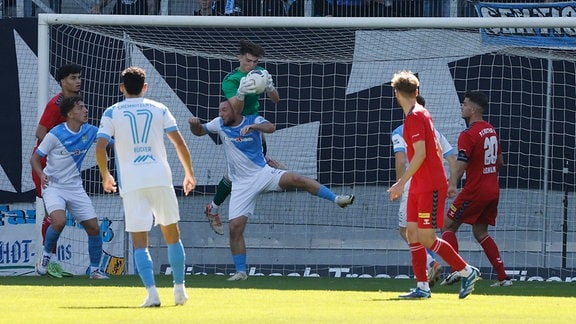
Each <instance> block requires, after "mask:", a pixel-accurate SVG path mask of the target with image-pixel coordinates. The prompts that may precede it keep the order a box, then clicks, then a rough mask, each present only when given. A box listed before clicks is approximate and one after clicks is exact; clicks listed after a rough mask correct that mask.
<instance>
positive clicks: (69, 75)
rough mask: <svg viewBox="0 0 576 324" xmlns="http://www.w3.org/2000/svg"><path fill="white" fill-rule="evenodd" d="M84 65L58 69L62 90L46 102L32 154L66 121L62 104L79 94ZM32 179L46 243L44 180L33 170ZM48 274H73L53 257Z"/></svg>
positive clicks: (47, 225) (42, 160)
mask: <svg viewBox="0 0 576 324" xmlns="http://www.w3.org/2000/svg"><path fill="white" fill-rule="evenodd" d="M81 71H82V67H81V66H80V65H78V64H66V65H62V66H61V67H60V68H59V69H58V70H57V71H56V77H55V79H56V81H57V82H58V84H59V85H60V88H61V92H60V93H58V94H57V95H55V96H54V97H52V99H50V101H48V103H47V104H46V107H45V108H44V112H43V113H42V116H41V117H40V121H39V122H38V127H37V128H36V146H35V147H34V150H33V151H32V154H34V152H36V149H37V148H38V145H40V143H41V142H42V140H43V139H44V137H45V136H46V134H48V132H49V131H50V130H51V129H52V128H54V127H55V126H56V125H59V124H61V123H63V122H65V121H66V116H63V115H62V114H60V104H61V103H62V100H64V99H65V98H69V97H72V96H75V95H77V94H78V93H79V92H80V87H81V85H82V79H81V75H80V73H81ZM40 165H41V166H42V168H44V167H46V157H44V158H42V159H40ZM32 181H34V185H35V187H36V211H37V213H38V214H40V212H43V213H44V217H43V218H42V244H45V243H46V231H47V230H48V227H49V226H50V222H51V218H50V215H49V213H48V212H47V211H46V208H45V206H44V200H43V199H42V181H41V180H40V178H39V177H38V174H37V173H36V172H35V171H34V170H32ZM57 247H58V242H56V244H55V245H54V248H53V250H52V254H53V258H54V259H57V256H56V248H57ZM48 275H50V276H51V277H56V278H62V276H63V275H66V276H71V275H72V274H71V273H69V272H65V271H64V269H62V266H61V265H60V264H58V263H56V262H55V261H53V259H52V258H51V261H50V263H49V264H48Z"/></svg>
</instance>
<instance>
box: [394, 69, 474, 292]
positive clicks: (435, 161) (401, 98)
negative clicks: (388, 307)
mask: <svg viewBox="0 0 576 324" xmlns="http://www.w3.org/2000/svg"><path fill="white" fill-rule="evenodd" d="M391 85H392V88H394V93H395V95H396V100H397V101H398V104H400V106H401V107H402V110H403V111H404V116H405V118H404V130H403V137H404V141H406V149H407V153H408V161H409V164H408V168H407V169H406V171H405V172H404V174H403V175H402V177H400V179H399V180H398V181H397V182H396V183H395V184H394V185H392V187H390V189H388V192H389V194H390V199H391V200H395V199H398V198H400V196H402V192H403V191H404V186H405V185H406V183H407V182H408V180H411V183H410V189H409V191H408V203H407V204H408V205H407V208H406V220H407V226H406V238H407V239H408V243H409V245H410V254H411V255H412V268H413V269H414V275H415V276H416V284H417V286H416V288H415V289H412V290H411V291H410V292H409V293H407V294H403V295H400V296H399V298H406V299H422V298H430V297H431V295H432V294H431V293H430V286H429V284H428V277H427V275H426V249H430V250H432V252H434V253H436V254H437V255H439V256H440V257H441V258H442V259H443V260H444V261H446V263H448V264H449V265H450V266H451V267H452V268H453V269H456V270H458V271H460V275H461V276H462V277H463V280H462V286H461V288H460V293H459V298H461V299H462V298H466V297H467V296H468V295H470V294H471V293H472V291H473V290H474V285H475V283H476V281H477V280H478V279H479V277H480V271H479V270H478V269H476V268H474V267H472V266H470V265H469V264H467V263H466V261H464V259H462V257H461V256H460V255H459V254H458V253H456V251H454V249H453V248H452V246H451V245H450V244H448V242H446V241H444V240H442V239H440V238H438V237H437V236H436V229H438V228H442V225H443V220H444V217H443V216H444V204H445V202H446V196H447V194H448V179H447V178H446V172H445V170H444V165H443V163H442V152H441V148H440V144H439V143H438V139H437V137H436V134H435V131H434V123H433V122H432V116H431V115H430V113H429V112H428V110H427V109H426V108H424V107H422V106H421V105H420V104H418V102H416V96H417V95H418V87H419V85H420V83H419V81H418V78H417V77H416V76H415V75H414V74H413V73H412V72H410V71H401V72H398V73H395V74H394V76H393V78H392V83H391Z"/></svg>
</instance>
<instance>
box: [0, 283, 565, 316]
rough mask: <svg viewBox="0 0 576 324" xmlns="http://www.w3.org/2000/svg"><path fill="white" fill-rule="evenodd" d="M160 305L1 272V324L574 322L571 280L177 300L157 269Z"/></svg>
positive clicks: (214, 293)
mask: <svg viewBox="0 0 576 324" xmlns="http://www.w3.org/2000/svg"><path fill="white" fill-rule="evenodd" d="M156 279H157V286H158V287H159V291H160V298H161V300H162V306H161V307H160V308H154V309H142V308H139V307H138V305H139V304H140V303H141V302H142V301H143V299H144V297H145V296H146V291H145V289H144V288H143V287H142V285H141V282H140V278H139V277H137V276H118V277H112V278H111V279H110V280H100V281H96V280H90V279H88V278H86V277H83V276H77V277H73V278H62V279H55V278H49V277H38V276H26V277H0V296H1V300H2V303H1V305H2V306H1V312H0V323H56V322H58V323H163V324H172V323H362V324H365V323H575V322H576V283H547V282H514V285H513V286H511V287H490V284H491V283H493V282H492V281H486V280H480V281H478V283H477V284H476V290H475V291H474V293H473V294H472V295H470V296H469V297H467V298H466V299H463V300H460V299H458V289H459V285H455V286H438V287H435V288H434V289H433V290H432V298H431V299H428V300H399V299H398V298H397V296H398V294H400V293H404V292H406V291H408V289H409V288H411V287H413V286H414V284H415V283H414V281H413V280H401V279H358V278H356V279H349V278H296V277H250V279H249V280H247V281H241V282H228V281H226V280H225V279H226V278H225V277H223V276H215V275H208V276H204V275H203V276H187V277H186V286H187V291H188V295H189V297H190V299H189V300H188V302H187V303H186V305H184V306H178V307H176V306H174V299H173V295H172V283H171V276H164V275H162V276H156Z"/></svg>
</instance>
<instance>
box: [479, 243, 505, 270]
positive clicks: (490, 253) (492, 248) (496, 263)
mask: <svg viewBox="0 0 576 324" xmlns="http://www.w3.org/2000/svg"><path fill="white" fill-rule="evenodd" d="M480 245H481V246H482V248H483V249H484V253H485V254H486V256H487V257H488V261H490V263H491V264H492V267H494V270H495V271H496V274H497V276H498V280H505V279H506V277H507V275H506V271H505V270H504V262H502V258H501V257H500V251H498V246H497V245H496V242H494V240H493V239H492V237H491V236H490V235H486V237H485V238H484V239H483V240H482V241H481V242H480Z"/></svg>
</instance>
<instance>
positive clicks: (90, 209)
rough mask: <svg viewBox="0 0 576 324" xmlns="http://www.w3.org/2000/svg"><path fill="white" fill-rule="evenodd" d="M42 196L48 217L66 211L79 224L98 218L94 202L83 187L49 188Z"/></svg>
mask: <svg viewBox="0 0 576 324" xmlns="http://www.w3.org/2000/svg"><path fill="white" fill-rule="evenodd" d="M42 196H43V198H44V205H45V206H46V210H47V211H48V215H50V214H51V213H52V212H53V211H55V210H66V211H68V212H69V213H70V214H71V215H72V217H73V218H74V219H75V220H76V221H77V222H79V223H81V222H83V221H86V220H89V219H92V218H96V217H97V216H96V211H95V210H94V205H92V200H90V197H88V195H87V194H86V191H85V190H84V188H83V187H76V188H66V189H65V188H61V187H54V186H48V187H46V188H45V189H44V191H43V193H42Z"/></svg>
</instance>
